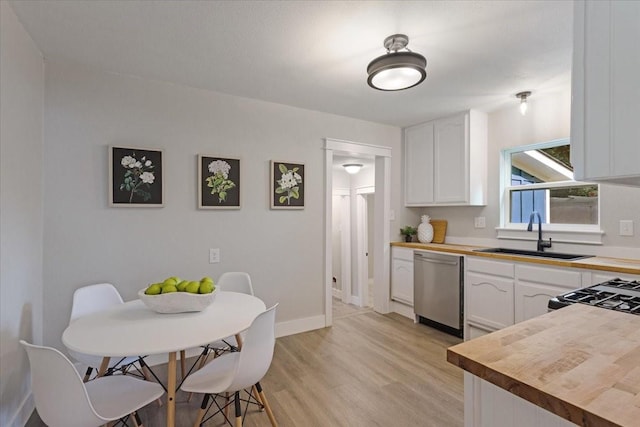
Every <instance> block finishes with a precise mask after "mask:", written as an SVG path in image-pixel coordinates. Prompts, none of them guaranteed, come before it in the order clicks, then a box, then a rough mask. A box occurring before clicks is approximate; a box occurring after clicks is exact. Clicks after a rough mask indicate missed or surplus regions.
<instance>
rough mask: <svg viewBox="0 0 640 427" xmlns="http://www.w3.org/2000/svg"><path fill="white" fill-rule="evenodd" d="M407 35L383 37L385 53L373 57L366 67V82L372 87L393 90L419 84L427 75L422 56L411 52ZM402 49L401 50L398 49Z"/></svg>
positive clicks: (425, 64)
mask: <svg viewBox="0 0 640 427" xmlns="http://www.w3.org/2000/svg"><path fill="white" fill-rule="evenodd" d="M408 44H409V37H408V36H406V35H404V34H394V35H392V36H389V37H387V38H386V39H384V43H383V45H384V47H385V48H386V49H387V54H386V55H382V56H379V57H377V58H376V59H374V60H373V61H371V62H370V63H369V66H368V67H367V74H368V75H369V78H368V79H367V83H368V84H369V86H371V87H372V88H374V89H378V90H385V91H394V90H403V89H408V88H410V87H413V86H416V85H419V84H420V83H422V81H423V80H424V79H425V77H426V76H427V72H426V71H425V67H426V66H427V60H426V59H425V57H424V56H422V55H420V54H418V53H415V52H411V51H410V50H409V48H408V47H407V45H408ZM402 49H404V50H403V51H400V50H402Z"/></svg>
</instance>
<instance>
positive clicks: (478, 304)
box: [464, 257, 514, 339]
mask: <svg viewBox="0 0 640 427" xmlns="http://www.w3.org/2000/svg"><path fill="white" fill-rule="evenodd" d="M466 266H467V271H466V275H465V284H464V293H465V295H464V299H465V332H464V336H465V339H472V338H477V337H479V336H482V335H485V334H487V333H489V332H493V331H497V330H498V329H502V328H504V327H506V326H510V325H513V323H514V318H513V292H514V280H513V277H514V265H513V263H510V262H502V261H492V260H484V259H477V258H473V257H467V263H466Z"/></svg>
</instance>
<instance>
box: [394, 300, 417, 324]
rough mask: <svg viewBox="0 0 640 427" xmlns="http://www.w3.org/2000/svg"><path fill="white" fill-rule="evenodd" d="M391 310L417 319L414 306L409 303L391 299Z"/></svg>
mask: <svg viewBox="0 0 640 427" xmlns="http://www.w3.org/2000/svg"><path fill="white" fill-rule="evenodd" d="M391 311H393V312H394V313H398V314H400V315H402V316H404V317H408V318H409V319H411V320H414V321H415V318H416V315H415V313H414V312H413V307H411V306H409V305H406V304H402V303H399V302H396V301H391Z"/></svg>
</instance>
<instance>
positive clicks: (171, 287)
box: [162, 285, 178, 294]
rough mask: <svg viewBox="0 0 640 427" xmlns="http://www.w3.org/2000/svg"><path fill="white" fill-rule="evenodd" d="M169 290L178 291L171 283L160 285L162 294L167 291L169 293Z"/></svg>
mask: <svg viewBox="0 0 640 427" xmlns="http://www.w3.org/2000/svg"><path fill="white" fill-rule="evenodd" d="M171 292H178V288H176V287H175V286H173V285H167V286H163V287H162V293H163V294H168V293H171Z"/></svg>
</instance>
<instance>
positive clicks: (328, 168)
mask: <svg viewBox="0 0 640 427" xmlns="http://www.w3.org/2000/svg"><path fill="white" fill-rule="evenodd" d="M324 150H325V172H324V178H325V198H324V204H325V214H324V237H325V238H324V265H325V269H324V283H325V326H331V325H332V324H333V313H332V311H333V301H332V292H333V286H332V282H333V276H332V234H331V230H332V203H333V200H332V198H333V155H334V153H335V154H342V155H351V156H358V155H365V156H373V157H375V194H376V197H375V199H374V214H373V217H374V218H373V222H374V229H375V230H376V232H375V233H374V239H373V245H374V259H377V260H381V261H382V260H387V262H377V263H375V264H374V268H373V277H374V278H373V288H374V295H373V309H374V310H375V311H377V312H379V313H388V312H389V311H390V301H389V268H390V267H389V261H388V260H389V259H390V253H391V249H390V223H389V221H390V208H391V148H390V147H384V146H379V145H372V144H363V143H358V142H352V141H344V140H339V139H333V138H325V143H324Z"/></svg>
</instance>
